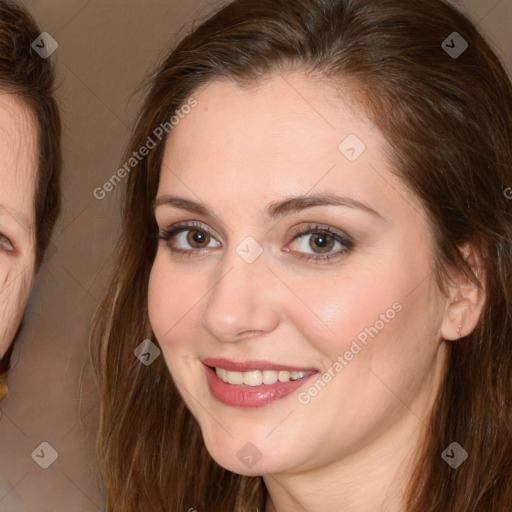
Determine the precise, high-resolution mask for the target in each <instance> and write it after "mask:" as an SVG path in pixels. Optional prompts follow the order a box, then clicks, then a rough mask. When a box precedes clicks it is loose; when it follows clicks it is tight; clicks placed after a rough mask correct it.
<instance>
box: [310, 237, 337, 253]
mask: <svg viewBox="0 0 512 512" xmlns="http://www.w3.org/2000/svg"><path fill="white" fill-rule="evenodd" d="M334 242H335V240H334V238H333V237H332V236H330V235H328V234H327V233H320V234H315V236H312V237H311V238H310V239H309V246H310V247H311V249H313V250H315V249H317V248H318V249H320V250H319V252H329V251H330V250H331V249H332V248H333V247H334Z"/></svg>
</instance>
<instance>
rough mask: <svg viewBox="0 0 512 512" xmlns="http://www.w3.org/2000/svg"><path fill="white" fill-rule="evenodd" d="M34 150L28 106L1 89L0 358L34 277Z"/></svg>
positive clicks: (32, 121)
mask: <svg viewBox="0 0 512 512" xmlns="http://www.w3.org/2000/svg"><path fill="white" fill-rule="evenodd" d="M36 148H37V132H36V127H35V123H34V120H33V118H32V117H31V115H30V113H29V110H28V109H27V107H26V106H25V105H24V104H23V103H22V102H21V101H20V100H19V99H18V98H17V97H16V96H14V95H12V94H7V93H0V155H1V158H0V317H1V322H0V357H1V356H3V355H4V354H5V352H6V351H7V349H8V348H9V346H10V344H11V343H12V341H13V340H14V337H15V335H16V332H17V330H18V328H19V325H20V323H21V320H22V318H23V315H24V312H25V307H26V304H27V301H28V296H29V293H30V289H31V286H32V283H33V279H34V262H35V229H34V225H35V220H34V219H35V212H34V197H35V190H36V189H35V187H36V170H37V151H36Z"/></svg>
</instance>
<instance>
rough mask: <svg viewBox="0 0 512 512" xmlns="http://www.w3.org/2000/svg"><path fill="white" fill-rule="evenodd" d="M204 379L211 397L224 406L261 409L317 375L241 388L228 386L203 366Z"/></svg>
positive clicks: (237, 385) (239, 386)
mask: <svg viewBox="0 0 512 512" xmlns="http://www.w3.org/2000/svg"><path fill="white" fill-rule="evenodd" d="M205 370H206V379H207V381H208V386H209V387H210V391H211V393H212V395H213V396H214V397H215V398H216V399H217V400H219V401H220V402H222V403H223V404H226V405H231V406H233V407H262V406H264V405H268V404H270V403H272V402H276V401H277V400H280V399H281V398H285V397H287V396H288V395H289V394H291V393H293V392H294V391H296V390H297V389H298V388H300V387H301V386H303V385H304V384H305V383H306V382H307V381H309V380H310V379H311V377H314V376H315V375H317V374H316V373H313V374H311V375H308V376H307V377H304V378H302V379H299V380H292V381H289V382H279V381H278V382H276V383H275V384H262V385H261V386H243V385H239V384H229V383H227V382H224V381H223V380H222V379H220V378H219V377H218V376H217V374H216V373H215V369H213V368H210V367H209V366H205Z"/></svg>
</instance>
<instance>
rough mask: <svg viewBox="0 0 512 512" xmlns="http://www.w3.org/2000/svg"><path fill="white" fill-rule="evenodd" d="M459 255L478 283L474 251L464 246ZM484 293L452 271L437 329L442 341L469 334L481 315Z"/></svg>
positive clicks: (477, 260) (479, 272) (480, 271)
mask: <svg viewBox="0 0 512 512" xmlns="http://www.w3.org/2000/svg"><path fill="white" fill-rule="evenodd" d="M461 252H462V254H463V256H464V258H465V259H466V261H467V262H468V263H469V264H470V266H471V268H472V270H473V272H474V273H475V275H476V276H477V278H478V280H479V281H480V282H481V283H484V282H485V279H483V267H482V266H481V265H480V263H481V261H480V258H479V257H478V255H477V252H476V251H475V249H474V247H472V246H470V245H469V244H466V245H465V246H463V247H462V248H461ZM485 297H486V294H485V290H484V289H483V288H482V287H480V286H478V285H477V284H475V283H473V282H472V281H471V280H470V279H469V277H468V276H467V275H466V273H465V272H463V271H462V270H460V269H457V270H456V271H455V276H454V277H452V279H451V284H450V293H449V298H448V299H447V305H446V310H445V316H444V319H443V323H442V326H441V336H442V338H443V339H445V340H457V339H460V338H463V337H465V336H468V335H469V334H471V333H472V332H473V331H474V330H475V328H476V326H477V325H478V321H479V319H480V316H481V314H482V310H483V306H484V304H485Z"/></svg>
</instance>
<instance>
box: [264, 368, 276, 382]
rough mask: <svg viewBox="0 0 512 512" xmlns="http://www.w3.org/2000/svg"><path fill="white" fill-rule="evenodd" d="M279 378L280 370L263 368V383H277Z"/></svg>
mask: <svg viewBox="0 0 512 512" xmlns="http://www.w3.org/2000/svg"><path fill="white" fill-rule="evenodd" d="M278 378H279V372H275V371H273V370H263V384H275V383H276V382H277V379H278Z"/></svg>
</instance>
